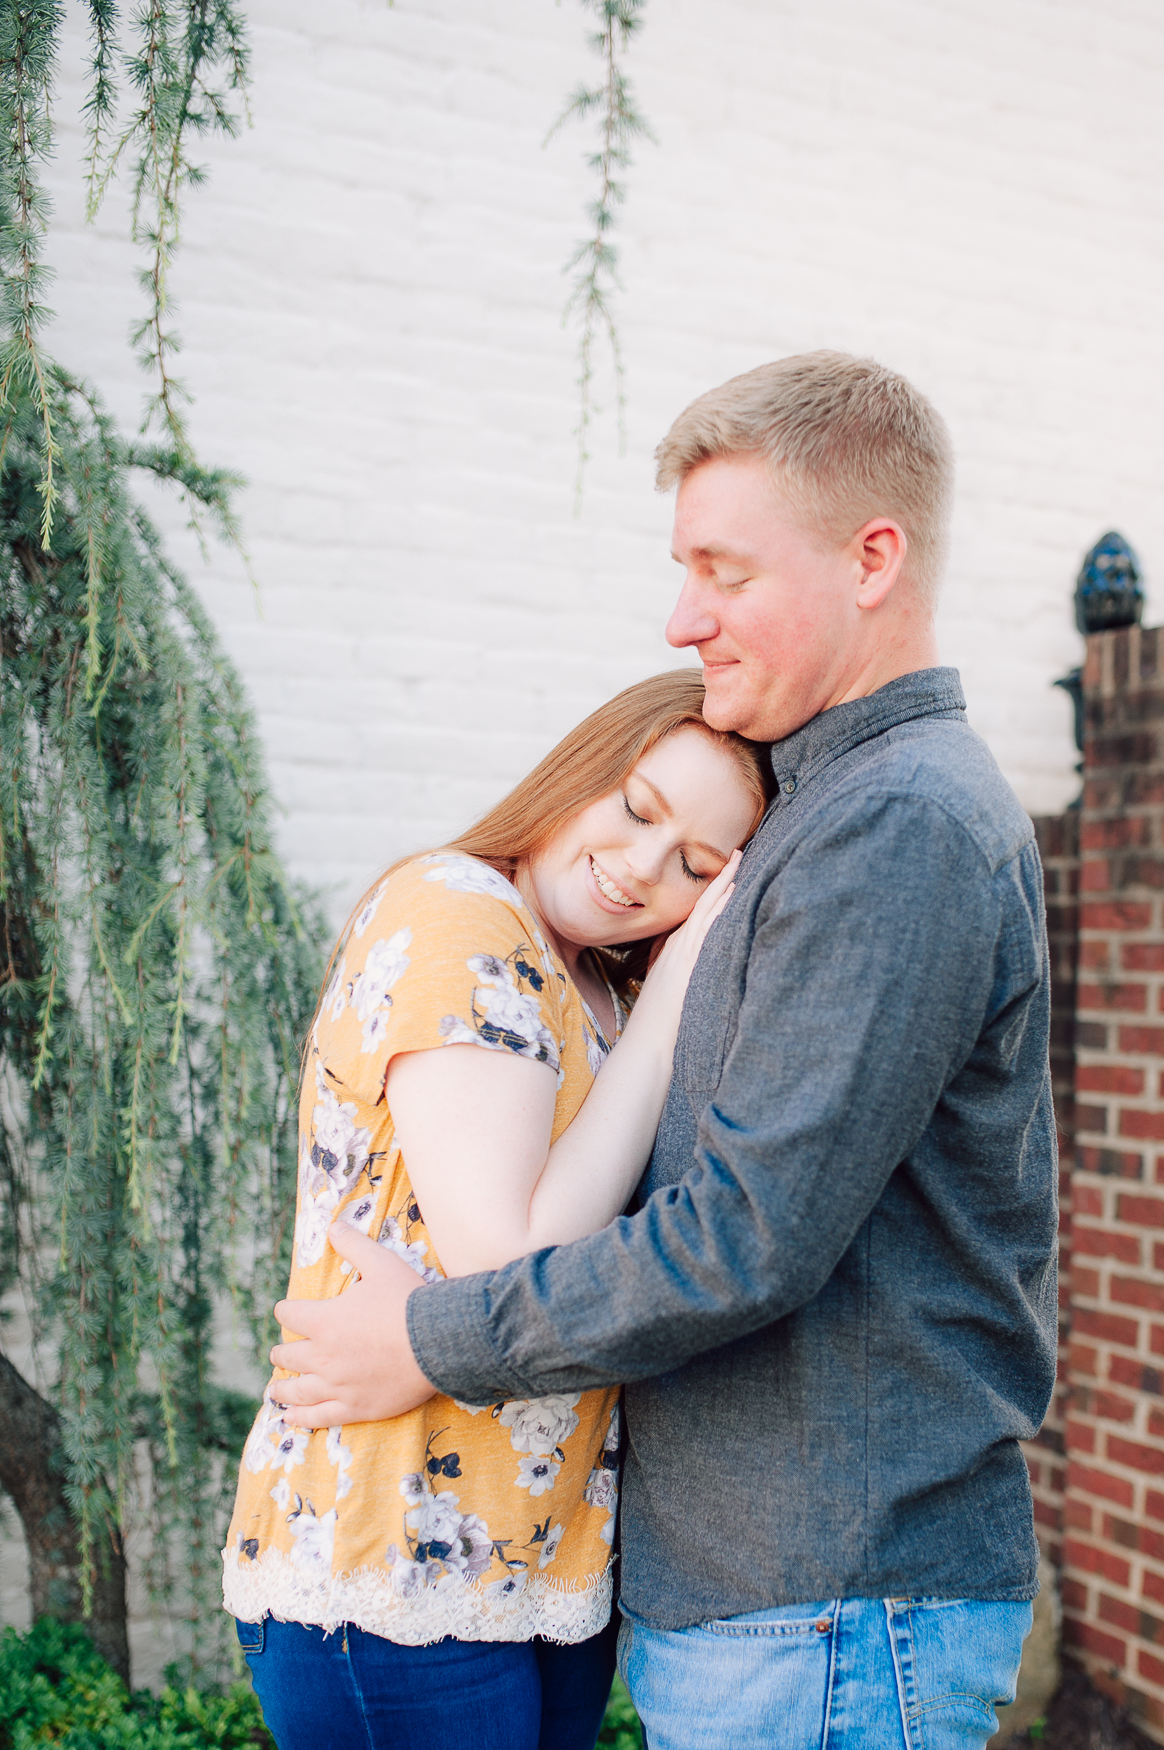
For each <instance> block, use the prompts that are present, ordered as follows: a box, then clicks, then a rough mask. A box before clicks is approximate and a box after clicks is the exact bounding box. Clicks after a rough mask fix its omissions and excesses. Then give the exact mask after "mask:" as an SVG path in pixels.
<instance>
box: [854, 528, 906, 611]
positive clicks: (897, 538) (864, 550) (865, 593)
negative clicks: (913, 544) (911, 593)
mask: <svg viewBox="0 0 1164 1750" xmlns="http://www.w3.org/2000/svg"><path fill="white" fill-rule="evenodd" d="M853 546H854V548H855V549H856V553H857V558H858V561H859V563H860V567H861V581H860V584H859V585H858V588H857V606H858V607H859V608H879V607H880V606H881V604H882V602H883V601H884V600H885V598H886V596H887V595H888V594H889V592H890V590H891V589H892V588H893V586H894V584H895V583H896V582H897V580H898V578H899V577H900V576H901V568H902V566H903V565H904V563H905V555H906V550H907V548H908V546H909V542H908V541H907V540H906V538H905V530H904V529H903V528H902V526H901V524H900V523H895V522H892V521H891V520H890V519H889V518H888V517H874V518H873V520H872V521H871V522H867V523H866V524H865V526H864V528H862V529H858V530H857V533H856V534H855V535H854V537H853Z"/></svg>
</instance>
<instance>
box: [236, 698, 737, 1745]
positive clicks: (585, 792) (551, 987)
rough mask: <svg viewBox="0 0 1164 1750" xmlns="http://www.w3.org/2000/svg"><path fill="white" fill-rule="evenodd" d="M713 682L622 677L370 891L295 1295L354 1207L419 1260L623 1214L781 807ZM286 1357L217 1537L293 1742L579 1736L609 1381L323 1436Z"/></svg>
mask: <svg viewBox="0 0 1164 1750" xmlns="http://www.w3.org/2000/svg"><path fill="white" fill-rule="evenodd" d="M702 702H703V686H702V683H701V681H700V679H699V677H698V675H696V674H693V673H691V672H690V671H688V670H684V671H679V672H677V673H673V674H667V675H659V676H656V677H655V678H654V679H653V680H649V681H644V682H641V683H640V684H639V685H637V686H634V687H630V688H628V689H627V690H626V691H625V692H624V693H621V694H619V696H618V697H617V698H616V699H613V700H611V702H610V703H609V704H607V705H604V706H603V707H602V708H601V709H600V710H598V711H596V712H595V713H594V714H593V715H592V716H591V717H589V718H587V720H586V721H585V722H584V723H582V724H581V725H579V727H578V728H577V729H575V730H574V731H573V732H572V734H570V735H568V736H567V737H566V739H565V740H564V741H563V742H561V743H560V745H559V746H558V747H556V748H555V749H554V750H553V752H552V753H550V754H549V755H548V756H547V757H546V758H545V759H544V760H543V761H542V763H541V764H540V765H539V766H538V767H537V768H536V770H535V771H534V772H532V773H531V774H530V776H529V777H528V778H526V779H525V780H524V782H522V783H521V784H519V785H518V787H517V788H516V789H515V790H514V791H513V792H512V793H511V794H510V795H509V796H508V797H506V798H505V800H504V801H503V802H501V803H499V804H498V806H497V807H496V808H495V809H493V811H492V812H491V813H490V814H488V815H486V816H485V818H484V819H483V820H482V821H480V822H479V823H478V825H477V826H476V827H474V828H473V829H472V830H471V831H470V832H469V833H467V834H466V835H465V836H464V837H463V838H461V839H458V840H457V841H456V842H455V843H454V844H453V845H451V846H449V847H447V848H446V849H444V850H440V851H436V852H432V853H429V854H428V855H426V856H420V857H417V858H414V859H411V860H409V861H407V862H405V863H403V864H399V865H397V866H396V867H395V868H394V869H393V870H391V871H390V872H389V874H388V875H387V876H386V877H385V878H384V879H383V880H382V881H380V882H379V884H378V885H377V886H376V887H375V888H374V889H373V890H372V891H370V892H369V893H368V894H367V895H365V897H364V899H363V900H362V901H361V903H360V905H359V906H358V907H357V908H356V911H355V912H354V914H353V916H352V918H351V919H350V920H349V925H348V927H347V929H346V930H345V932H344V935H343V937H342V938H341V942H340V945H339V947H338V948H337V950H336V961H335V964H334V970H333V972H332V975H331V978H330V982H329V983H328V985H327V988H326V991H325V994H324V996H323V998H322V1000H321V1002H320V1006H319V1009H318V1011H317V1014H316V1018H315V1023H314V1025H313V1027H312V1031H311V1034H310V1038H309V1042H308V1048H307V1052H306V1055H305V1073H304V1081H303V1090H302V1095H301V1102H300V1137H301V1141H300V1175H299V1201H298V1209H297V1217H296V1226H295V1239H294V1256H293V1267H292V1276H291V1288H290V1293H291V1294H292V1295H293V1296H312V1297H316V1298H320V1297H325V1296H329V1295H333V1294H338V1293H340V1292H341V1291H342V1289H343V1287H344V1280H345V1276H346V1275H347V1274H348V1273H349V1269H350V1267H349V1265H348V1264H346V1263H343V1262H341V1261H340V1259H339V1257H338V1255H337V1254H336V1253H335V1252H334V1251H333V1250H332V1249H331V1247H330V1246H329V1245H328V1244H327V1230H328V1227H329V1226H330V1224H331V1223H332V1222H333V1221H334V1220H336V1219H337V1217H338V1219H340V1220H342V1221H346V1222H349V1223H351V1224H353V1225H354V1226H355V1227H357V1228H359V1229H360V1230H361V1231H363V1232H364V1233H372V1234H375V1235H376V1237H377V1238H378V1239H379V1241H380V1243H381V1244H382V1245H385V1246H387V1247H389V1248H390V1249H391V1250H392V1251H393V1252H395V1253H397V1254H398V1255H399V1256H400V1257H401V1258H402V1259H404V1260H405V1261H406V1262H407V1263H408V1264H409V1265H411V1267H412V1268H413V1269H414V1270H415V1271H416V1272H417V1274H418V1275H420V1276H422V1277H424V1278H425V1279H426V1280H431V1279H432V1278H434V1277H435V1276H437V1275H440V1274H442V1273H444V1274H452V1275H458V1274H467V1273H469V1272H471V1271H475V1270H485V1269H493V1268H495V1267H497V1266H498V1265H500V1264H503V1263H505V1262H507V1261H508V1260H509V1259H511V1258H514V1257H520V1256H523V1255H524V1254H525V1253H527V1252H530V1251H533V1250H535V1249H537V1248H538V1247H540V1246H547V1245H555V1244H560V1243H563V1242H565V1241H568V1240H571V1239H575V1238H577V1237H579V1236H581V1235H584V1234H587V1233H593V1232H595V1231H596V1230H597V1229H598V1228H600V1227H602V1226H603V1225H604V1224H605V1223H606V1222H608V1221H611V1220H612V1219H613V1218H614V1217H615V1216H617V1215H618V1214H619V1213H620V1211H621V1210H622V1209H623V1208H624V1207H625V1205H626V1203H627V1201H628V1199H629V1197H630V1195H631V1192H632V1191H633V1189H634V1186H635V1184H636V1183H637V1181H638V1179H639V1177H640V1175H641V1173H642V1170H643V1167H644V1165H645V1163H646V1161H647V1158H648V1156H649V1153H650V1149H651V1144H652V1141H653V1138H654V1133H655V1128H656V1126H657V1124H658V1120H659V1114H660V1111H661V1109H662V1103H663V1099H664V1096H665V1094H666V1090H667V1084H668V1081H669V1078H670V1071H671V1057H672V1052H673V1049H674V1042H675V1035H676V1032H677V1029H678V1023H679V1013H680V1009H681V1007H682V1003H683V996H684V992H685V990H686V986H687V980H688V977H689V975H690V971H691V968H692V966H693V965H694V962H695V958H696V956H697V955H698V952H699V947H700V945H701V943H702V941H703V937H704V935H705V934H706V931H707V929H708V928H709V927H710V924H711V923H712V922H713V921H714V919H715V917H716V916H717V915H718V913H719V911H720V910H721V909H722V906H723V905H724V904H725V903H726V899H727V896H728V894H729V893H730V878H731V875H732V873H733V872H734V869H735V866H736V863H737V862H738V847H739V846H741V845H742V844H744V843H745V842H746V840H747V839H748V838H749V837H750V835H751V834H752V833H753V832H754V830H755V828H756V826H757V824H758V823H759V820H760V818H761V816H762V814H763V812H764V807H765V803H766V789H765V764H764V763H763V762H762V760H761V756H760V753H759V750H758V749H757V748H755V747H754V746H753V745H752V744H751V743H748V742H745V741H742V740H741V739H740V738H739V737H737V736H733V735H728V734H723V733H720V732H718V731H715V730H712V729H710V728H709V727H708V726H707V724H706V723H705V722H704V720H703V717H702V715H701V706H702ZM657 945H661V951H660V952H659V953H658V956H657V961H656V963H655V964H654V965H653V967H652V970H651V972H650V975H649V977H646V982H645V984H643V985H642V990H641V995H639V997H638V1000H637V1002H636V1004H635V1007H634V1011H633V1014H632V1015H631V1016H630V1019H629V1020H627V1019H626V1016H625V1012H624V1006H623V1005H624V1002H625V1000H626V998H627V996H628V994H630V992H631V991H632V990H634V989H637V988H638V981H639V980H640V979H642V978H643V976H644V975H645V973H646V967H647V964H648V961H649V959H650V958H651V956H652V952H653V950H654V949H655V948H656V946H657ZM616 1038H618V1039H619V1041H620V1042H619V1044H618V1047H617V1050H614V1051H613V1053H611V1046H612V1044H613V1042H614V1040H615V1039H616ZM481 1047H484V1048H485V1049H481ZM438 1048H439V1049H438ZM608 1054H610V1055H609V1061H606V1060H607V1057H608ZM600 1068H601V1070H602V1074H601V1076H600V1077H599V1078H598V1080H597V1083H596V1084H595V1085H594V1089H593V1092H590V1089H591V1084H592V1082H594V1078H595V1076H596V1075H597V1073H598V1071H599V1069H600ZM588 1094H589V1098H587V1095H588ZM281 1377H286V1375H285V1374H279V1373H276V1376H275V1379H274V1380H273V1381H272V1384H271V1386H270V1387H269V1388H268V1393H267V1396H266V1398H265V1400H264V1403H263V1406H262V1409H261V1411H260V1413H259V1416H258V1418H257V1420H256V1422H255V1425H254V1428H253V1429H252V1432H251V1435H250V1438H249V1440H248V1442H247V1446H246V1450H245V1452H244V1456H243V1462H242V1467H241V1471H240V1480H239V1489H238V1497H237V1501H236V1505H235V1512H234V1518H233V1520H232V1523H231V1528H230V1532H229V1535H228V1541H227V1548H226V1550H225V1552H224V1561H225V1598H226V1607H227V1609H228V1610H229V1611H231V1612H232V1614H233V1615H235V1616H236V1617H237V1618H238V1619H239V1638H240V1641H241V1642H242V1645H243V1647H244V1649H245V1650H246V1652H247V1657H248V1662H249V1663H250V1666H251V1669H252V1672H253V1675H254V1680H255V1687H256V1689H257V1691H258V1694H259V1697H260V1700H261V1701H262V1704H263V1709H264V1712H265V1714H266V1718H267V1722H268V1724H269V1725H270V1727H271V1729H272V1731H273V1732H274V1735H275V1738H276V1741H277V1743H278V1745H279V1750H328V1746H329V1745H331V1744H332V1743H334V1744H335V1745H336V1746H337V1747H338V1746H340V1745H343V1746H344V1750H349V1747H350V1746H351V1745H352V1744H361V1745H367V1747H368V1750H373V1747H375V1750H379V1747H380V1746H386V1745H413V1744H415V1745H417V1746H420V1745H423V1746H425V1750H432V1747H433V1746H443V1745H445V1744H446V1743H447V1744H449V1745H452V1744H458V1745H461V1744H464V1743H465V1742H466V1740H467V1739H469V1738H471V1739H472V1741H473V1742H474V1744H475V1746H478V1747H480V1750H489V1747H490V1746H494V1745H496V1746H497V1750H590V1747H591V1746H593V1743H594V1739H595V1736H596V1734H597V1730H598V1726H599V1723H600V1721H601V1717H602V1712H603V1706H604V1703H605V1699H606V1694H607V1691H608V1689H609V1686H610V1679H611V1671H612V1665H613V1638H612V1635H611V1634H610V1633H609V1632H608V1631H607V1628H606V1625H607V1623H608V1619H609V1616H610V1604H611V1580H612V1574H611V1546H612V1539H613V1531H614V1516H615V1507H616V1503H617V1463H618V1459H617V1453H618V1438H619V1437H618V1393H617V1390H607V1391H593V1392H587V1393H583V1394H579V1393H577V1392H568V1393H562V1394H560V1395H557V1396H554V1397H549V1398H542V1399H539V1400H537V1401H533V1402H525V1401H520V1402H510V1403H504V1404H494V1405H472V1404H458V1403H454V1402H452V1401H451V1400H449V1399H448V1398H442V1397H437V1398H434V1399H433V1400H431V1401H430V1402H429V1403H427V1404H425V1405H423V1406H422V1407H421V1408H420V1409H418V1410H415V1411H413V1412H412V1413H411V1414H410V1415H407V1416H401V1417H399V1418H397V1419H396V1420H395V1421H392V1422H382V1423H378V1424H364V1425H360V1426H354V1427H351V1428H331V1429H328V1430H326V1431H320V1432H319V1433H315V1434H310V1433H308V1432H307V1431H305V1430H299V1429H292V1428H289V1427H288V1426H287V1424H286V1423H285V1422H284V1421H283V1419H282V1417H281V1414H280V1404H279V1401H278V1384H277V1382H278V1379H279V1378H281ZM332 1631H336V1632H332Z"/></svg>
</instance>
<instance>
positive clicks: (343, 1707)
mask: <svg viewBox="0 0 1164 1750" xmlns="http://www.w3.org/2000/svg"><path fill="white" fill-rule="evenodd" d="M236 1626H237V1628H238V1638H239V1643H240V1645H241V1646H242V1649H243V1652H244V1653H245V1654H246V1658H247V1664H248V1665H249V1666H250V1668H251V1676H252V1679H253V1681H254V1686H255V1693H256V1694H257V1696H258V1698H259V1701H260V1703H261V1705H262V1709H263V1717H264V1718H265V1720H266V1722H267V1725H268V1727H269V1729H270V1731H271V1735H272V1736H273V1738H274V1740H275V1742H276V1744H277V1745H278V1747H279V1750H465V1746H466V1745H472V1747H473V1750H594V1743H595V1740H596V1738H597V1737H598V1730H599V1727H600V1726H601V1724H602V1715H603V1713H604V1711H605V1709H606V1698H607V1696H608V1694H609V1693H610V1684H611V1679H612V1677H613V1676H614V1650H615V1640H616V1638H617V1622H615V1623H611V1624H610V1625H609V1627H607V1628H606V1629H604V1630H603V1632H602V1633H601V1634H598V1635H595V1636H594V1637H593V1638H592V1639H591V1640H588V1641H581V1642H579V1643H578V1645H577V1646H573V1647H560V1646H557V1645H555V1644H554V1642H552V1641H541V1640H535V1641H454V1640H444V1641H435V1642H434V1643H433V1644H432V1645H431V1646H428V1647H401V1646H398V1645H397V1644H396V1642H395V1641H386V1640H385V1639H384V1638H383V1636H382V1635H370V1634H366V1633H365V1632H364V1630H363V1629H359V1628H354V1627H352V1626H351V1625H350V1624H347V1625H345V1626H344V1627H342V1628H337V1629H334V1630H333V1631H332V1633H331V1634H329V1635H325V1634H324V1632H323V1630H322V1629H321V1628H310V1627H307V1626H306V1625H305V1624H303V1623H299V1622H276V1621H275V1619H274V1618H273V1617H266V1618H265V1619H264V1621H262V1622H240V1623H238V1624H237V1625H236Z"/></svg>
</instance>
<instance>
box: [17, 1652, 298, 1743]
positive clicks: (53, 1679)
mask: <svg viewBox="0 0 1164 1750" xmlns="http://www.w3.org/2000/svg"><path fill="white" fill-rule="evenodd" d="M34 1745H52V1746H53V1747H54V1750H274V1740H273V1739H272V1737H271V1734H270V1733H269V1732H268V1731H267V1728H266V1727H265V1726H264V1724H263V1716H262V1712H261V1711H260V1708H259V1704H258V1701H257V1700H256V1699H255V1697H254V1695H252V1693H251V1691H250V1690H249V1689H248V1688H247V1686H246V1685H245V1684H243V1683H236V1684H235V1685H234V1686H233V1687H232V1688H231V1689H230V1690H228V1691H227V1692H226V1693H225V1694H222V1695H218V1694H213V1693H209V1692H206V1691H200V1690H197V1689H187V1690H186V1691H185V1692H184V1693H182V1692H179V1691H178V1690H176V1689H163V1691H162V1693H161V1695H151V1694H150V1692H149V1691H148V1690H146V1689H139V1690H136V1691H135V1692H134V1693H133V1694H132V1695H131V1694H130V1693H129V1691H128V1690H127V1689H126V1687H125V1685H124V1683H122V1681H121V1679H120V1678H119V1677H118V1676H116V1675H115V1673H114V1672H113V1671H111V1670H110V1668H109V1666H108V1665H107V1664H106V1663H105V1661H104V1659H102V1658H101V1657H100V1655H99V1654H98V1653H96V1652H94V1650H93V1646H92V1643H91V1642H90V1640H89V1638H88V1636H87V1635H86V1634H85V1633H84V1632H83V1631H82V1630H81V1629H79V1628H76V1627H74V1626H73V1625H71V1624H65V1623H59V1622H49V1621H43V1622H38V1623H37V1624H36V1626H35V1628H32V1629H30V1630H29V1632H28V1634H26V1635H19V1634H17V1633H16V1631H15V1629H10V1628H9V1629H5V1630H4V1632H3V1634H0V1750H32V1747H33V1746H34Z"/></svg>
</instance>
